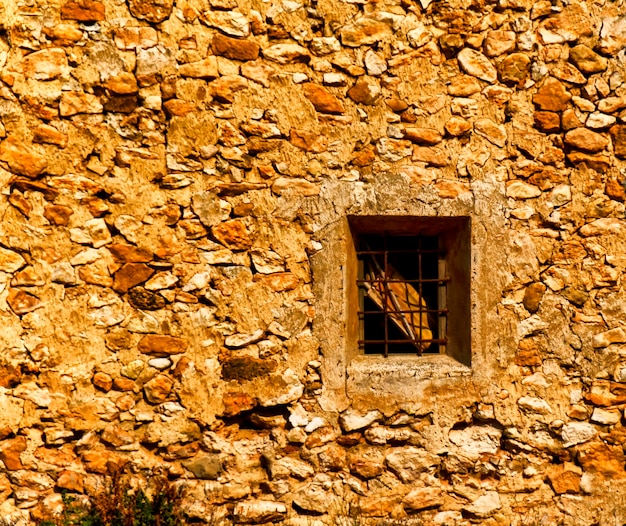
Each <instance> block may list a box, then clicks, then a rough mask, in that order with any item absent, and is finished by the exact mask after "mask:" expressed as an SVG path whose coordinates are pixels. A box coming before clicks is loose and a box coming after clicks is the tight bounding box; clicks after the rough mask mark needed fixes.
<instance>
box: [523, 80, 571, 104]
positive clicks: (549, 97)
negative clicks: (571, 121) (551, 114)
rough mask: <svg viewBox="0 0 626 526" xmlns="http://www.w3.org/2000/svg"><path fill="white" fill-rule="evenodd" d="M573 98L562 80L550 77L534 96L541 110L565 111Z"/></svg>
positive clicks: (534, 100)
mask: <svg viewBox="0 0 626 526" xmlns="http://www.w3.org/2000/svg"><path fill="white" fill-rule="evenodd" d="M571 98H572V96H571V94H570V93H569V92H568V91H567V90H566V89H565V86H563V84H562V83H561V82H560V81H558V80H557V79H555V78H554V77H548V78H547V79H546V80H545V82H544V83H543V85H542V86H541V88H539V90H538V91H537V93H535V95H534V96H533V102H534V103H535V105H537V107H538V108H539V109H541V110H546V111H563V110H565V109H566V108H567V103H568V102H569V100H570V99H571Z"/></svg>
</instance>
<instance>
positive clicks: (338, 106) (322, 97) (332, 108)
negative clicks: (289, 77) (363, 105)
mask: <svg viewBox="0 0 626 526" xmlns="http://www.w3.org/2000/svg"><path fill="white" fill-rule="evenodd" d="M302 89H303V90H304V96H305V97H306V98H307V99H309V100H310V101H311V104H313V107H314V108H315V109H316V110H317V111H318V112H320V113H334V114H337V113H343V112H344V111H345V108H344V107H343V104H342V102H341V101H340V100H339V99H338V98H337V97H335V95H333V94H332V93H330V92H329V91H328V90H327V89H326V88H325V87H324V86H320V85H319V84H313V83H311V82H308V83H306V84H304V85H303V86H302Z"/></svg>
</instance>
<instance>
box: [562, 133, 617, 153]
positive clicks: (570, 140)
mask: <svg viewBox="0 0 626 526" xmlns="http://www.w3.org/2000/svg"><path fill="white" fill-rule="evenodd" d="M565 142H566V143H567V144H569V145H570V146H572V147H573V148H576V149H579V150H584V151H587V152H600V151H602V150H604V149H605V148H606V147H607V145H608V144H609V141H608V139H607V138H606V137H604V136H603V135H601V134H599V133H597V132H594V131H591V130H588V129H586V128H576V129H574V130H570V131H568V132H567V133H566V134H565Z"/></svg>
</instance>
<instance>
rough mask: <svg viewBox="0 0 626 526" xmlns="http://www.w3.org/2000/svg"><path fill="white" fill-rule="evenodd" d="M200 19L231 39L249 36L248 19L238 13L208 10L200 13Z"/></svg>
mask: <svg viewBox="0 0 626 526" xmlns="http://www.w3.org/2000/svg"><path fill="white" fill-rule="evenodd" d="M200 19H201V20H202V21H203V22H204V23H205V24H206V25H208V26H209V27H214V28H216V29H219V30H220V31H222V32H224V33H226V34H227V35H230V36H232V37H247V36H248V35H249V34H250V22H249V20H248V18H247V17H246V16H245V15H244V14H243V13H239V12H238V11H217V10H209V11H204V12H202V14H201V16H200Z"/></svg>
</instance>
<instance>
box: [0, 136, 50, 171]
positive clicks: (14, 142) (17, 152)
mask: <svg viewBox="0 0 626 526" xmlns="http://www.w3.org/2000/svg"><path fill="white" fill-rule="evenodd" d="M0 161H3V162H5V163H7V164H8V165H9V170H11V171H12V172H14V173H16V174H19V175H25V176H26V177H30V178H32V179H34V178H35V177H37V176H38V175H39V174H41V173H42V172H43V171H44V170H45V169H46V167H47V164H48V163H47V162H46V159H45V157H44V156H43V155H41V154H39V153H37V152H36V151H34V150H33V149H32V147H28V146H27V145H26V144H24V143H23V142H21V141H19V140H18V139H16V138H15V137H7V138H6V139H5V140H4V141H3V142H2V143H1V144H0Z"/></svg>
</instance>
